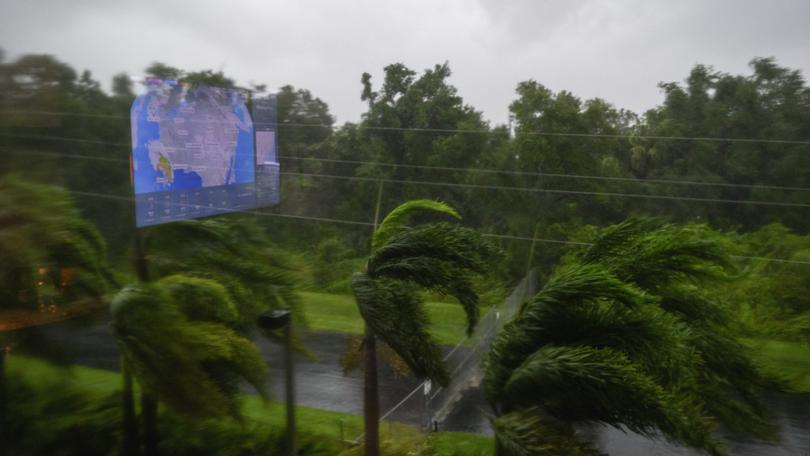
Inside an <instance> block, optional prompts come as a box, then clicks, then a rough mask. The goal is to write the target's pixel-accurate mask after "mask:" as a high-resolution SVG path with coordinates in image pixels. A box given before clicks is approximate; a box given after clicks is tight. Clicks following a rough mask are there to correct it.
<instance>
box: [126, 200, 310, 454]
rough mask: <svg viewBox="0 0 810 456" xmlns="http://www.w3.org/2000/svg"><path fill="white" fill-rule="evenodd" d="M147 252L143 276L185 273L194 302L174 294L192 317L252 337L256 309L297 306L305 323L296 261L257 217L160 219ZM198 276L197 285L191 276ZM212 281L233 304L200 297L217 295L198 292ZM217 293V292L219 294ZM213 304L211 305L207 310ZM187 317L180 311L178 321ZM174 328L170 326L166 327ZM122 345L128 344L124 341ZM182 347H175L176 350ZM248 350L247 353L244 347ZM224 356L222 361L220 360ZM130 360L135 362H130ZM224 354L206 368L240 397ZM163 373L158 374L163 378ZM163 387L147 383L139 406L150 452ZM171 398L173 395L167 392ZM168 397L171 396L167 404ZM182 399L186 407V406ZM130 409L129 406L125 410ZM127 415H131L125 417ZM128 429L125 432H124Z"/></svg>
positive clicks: (236, 377) (298, 317)
mask: <svg viewBox="0 0 810 456" xmlns="http://www.w3.org/2000/svg"><path fill="white" fill-rule="evenodd" d="M143 237H144V251H145V258H143V260H144V261H143V262H142V265H141V267H142V268H143V269H144V271H143V275H144V276H146V277H164V279H163V280H169V279H168V278H170V277H172V276H175V275H182V276H183V282H182V283H185V284H186V287H185V288H186V290H185V293H186V294H187V295H193V296H195V298H194V300H193V301H190V302H193V304H190V305H182V304H183V302H189V301H184V300H183V299H186V298H182V299H181V297H179V296H178V297H175V298H174V299H175V300H180V301H177V302H178V304H177V306H178V308H179V309H180V310H181V313H182V315H183V318H186V319H190V320H192V321H205V322H214V323H218V324H224V325H226V326H227V327H228V328H229V329H230V330H232V331H234V332H235V333H236V334H238V335H240V336H241V337H248V335H249V333H250V332H251V329H252V328H253V327H254V325H255V321H256V317H257V316H258V315H259V314H260V313H262V312H264V311H267V310H269V309H277V308H286V309H291V310H293V316H294V319H295V320H296V321H297V322H298V323H299V324H302V323H303V318H302V317H301V315H300V312H298V311H297V310H298V308H299V297H298V295H297V294H296V293H295V286H296V283H297V276H296V271H295V268H294V267H293V265H292V263H291V262H290V261H289V260H288V259H287V258H286V257H285V256H284V255H281V254H279V253H277V252H276V250H275V249H273V248H272V246H271V245H270V243H269V242H268V240H267V237H266V236H265V235H264V233H263V232H262V230H261V229H260V228H259V227H258V226H257V225H256V223H255V221H254V220H253V219H250V218H246V217H227V216H226V217H219V218H216V219H205V220H192V221H184V222H176V223H171V224H166V225H159V226H156V227H152V228H149V229H148V230H147V231H146V232H145V233H144V236H143ZM194 280H198V281H199V282H196V283H197V288H196V289H197V291H194V290H195V288H194V287H190V285H189V284H190V283H195V282H194ZM206 283H207V284H208V285H206V287H207V289H209V290H210V289H211V286H212V285H216V286H217V287H220V288H221V289H222V293H224V295H223V296H224V297H222V298H217V299H219V300H220V302H222V299H224V298H227V302H228V303H229V306H228V307H227V308H229V309H231V308H232V312H228V314H227V318H225V316H224V314H222V312H219V313H218V312H215V311H214V310H215V309H220V311H224V309H225V307H222V306H220V305H214V306H203V307H201V305H200V304H201V301H205V300H210V299H213V295H212V296H209V297H206V295H205V293H200V292H199V290H201V289H200V288H199V287H200V286H202V284H206ZM179 286H180V284H179V283H172V284H171V287H170V288H171V289H177V288H178V287H179ZM217 296H219V295H217ZM205 309H208V310H205ZM178 324H182V319H181V320H180V321H179V322H178ZM163 329H164V330H166V331H171V328H170V327H168V326H167V327H165V328H163ZM119 345H121V346H122V347H125V345H122V344H119ZM245 349H246V350H248V353H250V352H252V350H255V346H254V345H253V344H252V343H251V344H250V346H249V347H247V346H246V347H245ZM179 353H181V352H180V351H178V352H177V353H176V354H179ZM247 356H249V354H248V355H247ZM223 363H224V364H223ZM130 364H131V363H130ZM124 368H125V369H124V383H125V388H124V403H125V404H131V403H132V390H131V388H129V387H128V385H129V384H130V383H131V382H130V381H128V370H127V366H124ZM233 368H234V366H229V365H227V363H225V362H224V361H223V360H219V361H217V362H213V361H210V360H209V361H206V362H205V363H204V365H203V370H204V371H206V372H207V373H208V374H209V376H211V377H212V378H215V379H216V382H217V386H218V387H219V388H220V389H221V390H222V392H223V393H227V395H228V396H229V397H231V398H232V399H233V398H234V397H235V396H234V395H235V392H236V390H237V385H238V382H239V381H240V379H241V378H243V377H244V375H245V373H244V372H235V371H234V370H233ZM136 374H137V375H136V376H139V377H140V379H141V380H144V381H148V379H147V377H144V373H143V371H141V372H140V373H137V372H136ZM161 378H162V376H155V377H154V379H155V380H156V381H159V380H160V379H161ZM160 393H161V388H157V387H154V386H153V387H149V388H144V391H143V393H142V396H141V399H142V405H143V406H142V414H143V424H144V427H145V432H144V436H145V445H146V447H147V448H148V453H150V454H154V452H155V448H156V445H157V435H156V424H155V422H156V419H157V398H161V400H164V401H166V400H167V399H166V398H164V397H163V396H162V395H160ZM169 401H171V399H169ZM170 405H171V404H170ZM178 407H179V408H180V409H182V408H183V407H182V406H179V405H178ZM236 407H237V406H236V404H235V402H234V401H233V400H232V401H231V404H230V406H229V407H228V409H229V410H230V412H231V414H232V415H234V416H236V415H237V414H238V408H236ZM131 408H132V407H131V406H125V420H124V421H125V423H126V422H127V420H129V421H132V420H134V418H132V416H131V415H132V412H127V410H128V409H131ZM127 413H128V414H127ZM127 416H129V418H128V417H127ZM125 434H126V432H125Z"/></svg>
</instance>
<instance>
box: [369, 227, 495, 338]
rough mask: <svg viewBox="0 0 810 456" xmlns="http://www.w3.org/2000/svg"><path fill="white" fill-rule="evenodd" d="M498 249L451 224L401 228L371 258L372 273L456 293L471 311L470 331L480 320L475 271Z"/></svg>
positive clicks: (483, 267) (467, 311) (483, 268)
mask: <svg viewBox="0 0 810 456" xmlns="http://www.w3.org/2000/svg"><path fill="white" fill-rule="evenodd" d="M497 260H498V253H497V251H496V250H495V248H494V247H493V246H492V245H491V244H489V242H487V241H486V240H485V239H484V238H483V237H482V236H481V235H480V234H479V233H477V232H476V231H474V230H471V229H469V228H464V227H461V226H458V225H452V224H448V223H436V224H429V225H423V226H417V227H414V228H403V229H401V230H400V231H399V232H397V233H396V234H394V235H393V236H391V237H390V238H389V239H388V242H386V243H385V244H384V245H382V246H380V247H379V248H378V249H377V250H376V251H374V253H373V254H372V256H371V258H370V259H369V261H368V268H367V269H368V275H369V276H370V277H372V278H386V279H393V280H399V281H404V282H411V283H414V284H416V285H418V286H420V287H422V288H425V289H428V290H432V291H436V292H438V293H441V294H445V295H449V296H453V297H455V298H456V299H457V300H458V302H459V303H460V304H461V306H462V307H463V308H464V312H465V314H466V316H467V323H468V324H467V332H468V333H471V332H472V330H473V328H474V327H475V325H476V323H477V322H478V316H479V308H478V294H477V293H476V292H475V291H474V288H473V283H472V280H473V277H474V275H475V274H482V273H485V272H486V270H487V267H488V265H491V264H492V263H493V262H494V261H497Z"/></svg>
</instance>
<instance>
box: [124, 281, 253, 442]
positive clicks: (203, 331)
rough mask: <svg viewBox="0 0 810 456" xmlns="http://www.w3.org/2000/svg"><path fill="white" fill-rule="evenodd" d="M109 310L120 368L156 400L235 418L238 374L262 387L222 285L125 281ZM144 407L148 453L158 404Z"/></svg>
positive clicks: (153, 438)
mask: <svg viewBox="0 0 810 456" xmlns="http://www.w3.org/2000/svg"><path fill="white" fill-rule="evenodd" d="M111 310H112V315H113V326H114V329H115V338H116V342H117V344H118V347H119V352H120V353H121V358H122V369H123V371H124V372H125V373H126V374H131V375H132V376H133V377H134V378H135V379H136V380H137V381H138V384H139V385H140V386H141V389H142V394H143V397H148V398H150V399H149V400H151V401H154V402H155V405H156V404H157V402H156V401H157V399H158V398H159V399H160V400H161V401H163V402H164V403H165V404H166V405H168V406H169V407H171V408H172V409H173V410H175V411H178V412H180V413H184V414H186V415H187V416H190V417H196V416H222V415H228V416H232V417H234V418H239V416H240V414H239V403H238V400H237V396H236V393H237V382H238V381H239V380H245V381H247V382H248V383H249V384H251V385H252V386H253V387H254V388H256V390H257V391H258V392H259V393H260V394H262V395H264V394H265V386H266V385H265V383H266V365H265V363H264V360H263V358H262V356H261V353H259V350H258V349H257V347H256V346H255V345H254V344H253V342H252V341H250V340H249V339H247V338H245V337H244V336H242V335H241V334H239V332H238V331H237V330H236V329H235V322H237V321H238V314H237V311H236V306H235V305H234V303H233V301H232V300H231V299H230V298H229V296H228V293H227V291H226V290H225V288H224V287H223V286H222V285H220V284H218V283H216V282H214V281H211V280H206V279H198V278H193V277H187V276H180V275H175V276H170V277H167V278H164V279H161V280H158V281H156V282H154V283H148V284H147V283H140V284H135V285H130V286H127V287H126V288H124V289H123V290H121V291H120V292H119V293H118V294H117V295H116V297H115V298H114V299H113V302H112V305H111ZM126 393H127V394H130V395H131V394H132V392H131V391H128V392H126ZM142 412H143V414H144V428H145V429H144V430H145V437H146V439H145V444H146V449H147V453H148V454H153V453H155V452H156V451H157V434H156V432H157V431H156V419H157V417H156V413H157V410H156V408H155V410H154V411H148V410H142ZM149 434H151V435H149Z"/></svg>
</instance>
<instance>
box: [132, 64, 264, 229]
mask: <svg viewBox="0 0 810 456" xmlns="http://www.w3.org/2000/svg"><path fill="white" fill-rule="evenodd" d="M130 114H131V121H132V179H133V185H134V190H135V201H136V204H135V206H136V224H137V225H138V226H147V225H154V224H158V223H165V222H170V221H174V220H182V219H188V218H196V217H204V216H208V215H214V214H218V213H222V212H230V211H234V210H244V209H250V208H254V207H256V204H257V199H256V166H255V158H254V157H255V149H254V131H253V121H252V120H251V117H250V113H249V111H248V108H247V106H246V105H245V101H244V98H243V97H242V95H241V94H240V93H239V92H238V91H236V90H233V89H224V88H217V87H206V86H193V87H191V86H188V85H186V84H182V83H176V82H173V81H158V80H153V81H149V83H148V84H147V90H146V92H145V93H144V94H142V95H140V96H138V97H137V98H136V99H135V102H134V103H133V104H132V109H131V113H130Z"/></svg>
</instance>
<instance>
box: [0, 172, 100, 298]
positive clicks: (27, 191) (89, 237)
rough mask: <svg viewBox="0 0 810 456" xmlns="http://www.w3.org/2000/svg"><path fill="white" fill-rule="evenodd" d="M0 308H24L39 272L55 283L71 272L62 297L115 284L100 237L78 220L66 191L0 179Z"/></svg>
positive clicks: (39, 278) (88, 293)
mask: <svg viewBox="0 0 810 456" xmlns="http://www.w3.org/2000/svg"><path fill="white" fill-rule="evenodd" d="M0 256H2V258H3V262H2V264H0V272H2V274H0V277H2V278H0V290H1V291H0V306H4V307H28V306H31V305H32V302H31V301H32V298H33V297H34V296H36V293H37V291H36V287H37V283H38V282H40V281H43V278H42V274H41V273H40V271H41V270H46V271H48V272H47V274H48V277H46V278H44V279H45V280H46V281H48V282H54V283H55V285H60V280H59V277H58V276H59V274H60V271H62V270H70V271H71V272H72V280H71V283H70V284H68V285H69V286H67V287H64V289H63V290H62V298H63V301H65V302H66V301H69V300H72V299H75V298H78V297H82V296H90V297H99V296H101V295H102V294H104V293H105V292H106V291H107V290H108V289H109V287H110V285H112V284H114V283H115V279H114V277H113V276H112V273H111V271H110V269H109V267H108V265H107V262H106V246H105V243H104V240H103V239H102V237H101V235H100V234H99V233H98V231H97V230H96V229H95V227H93V225H92V224H90V223H89V222H87V221H86V220H84V219H83V218H82V216H81V214H80V213H79V211H78V210H77V209H76V207H75V206H74V205H73V201H72V200H71V198H70V196H69V195H68V193H67V192H66V191H64V190H62V189H60V188H58V187H52V186H47V185H42V184H37V183H31V182H27V181H24V180H22V179H17V178H14V177H4V178H2V179H0Z"/></svg>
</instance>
